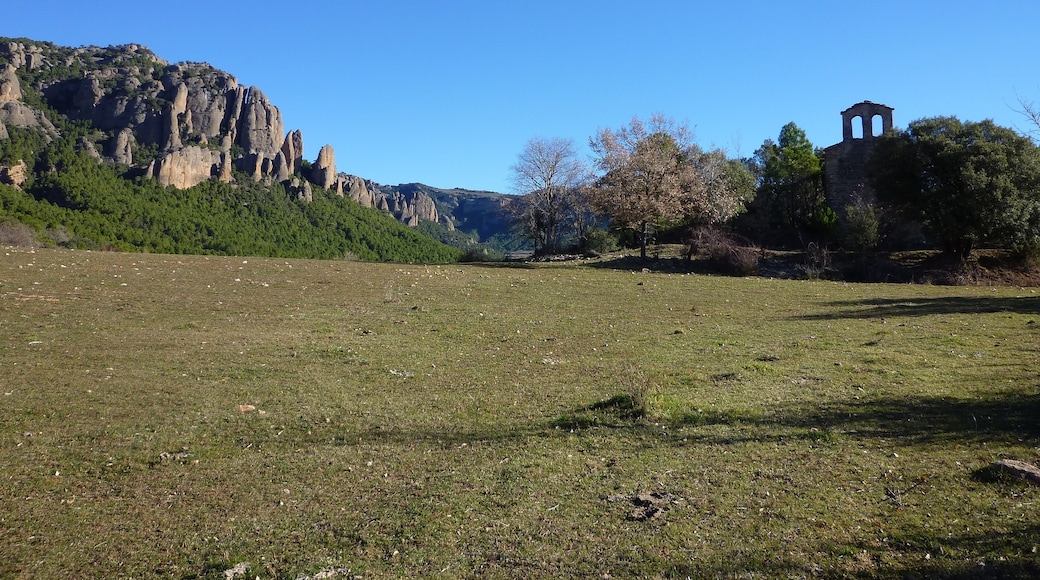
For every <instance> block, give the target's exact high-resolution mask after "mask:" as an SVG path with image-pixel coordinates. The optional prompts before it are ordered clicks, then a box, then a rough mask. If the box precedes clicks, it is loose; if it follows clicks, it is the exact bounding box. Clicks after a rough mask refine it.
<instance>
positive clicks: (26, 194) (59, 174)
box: [0, 39, 480, 262]
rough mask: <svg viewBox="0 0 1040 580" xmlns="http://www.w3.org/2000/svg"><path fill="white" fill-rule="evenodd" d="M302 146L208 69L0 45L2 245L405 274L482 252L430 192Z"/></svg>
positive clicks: (87, 50)
mask: <svg viewBox="0 0 1040 580" xmlns="http://www.w3.org/2000/svg"><path fill="white" fill-rule="evenodd" d="M302 149H303V143H302V135H300V133H299V131H294V132H288V133H286V132H285V131H284V129H283V128H282V124H281V114H280V112H279V111H278V109H277V107H275V106H274V105H273V104H271V103H269V102H268V101H267V100H266V98H265V97H264V96H263V93H262V92H261V91H260V90H259V89H258V88H256V87H241V86H239V85H238V83H237V80H235V79H234V77H232V76H231V75H229V74H227V73H225V72H223V71H219V70H216V69H214V68H212V67H211V66H209V65H207V64H204V63H179V64H172V65H171V64H169V63H167V62H165V61H163V60H162V59H160V58H159V57H157V56H156V55H154V54H153V53H152V52H151V51H149V50H148V49H146V48H144V47H140V46H136V45H128V46H120V47H107V48H97V47H84V48H67V47H60V46H55V45H53V44H51V43H46V42H37V41H32V40H28V39H0V238H2V240H0V241H6V242H7V243H21V242H36V243H44V244H56V245H61V246H68V247H75V248H109V249H119V250H136V251H149V252H171V253H215V254H236V255H239V254H240V255H263V256H284V257H290V256H292V257H310V258H344V257H347V258H355V259H362V260H381V261H402V262H416V261H421V262H447V261H455V260H457V259H458V258H459V257H460V256H461V255H462V253H463V250H464V249H469V250H471V251H479V248H480V246H477V245H476V243H475V241H474V240H473V239H472V237H470V236H468V235H465V234H462V233H458V234H455V235H453V234H454V227H453V225H454V224H453V222H452V220H451V219H450V216H443V218H442V216H440V215H439V214H438V211H437V204H436V202H435V201H434V200H433V199H431V198H430V197H429V196H427V195H426V194H425V193H424V192H420V191H400V190H396V189H394V188H388V187H382V186H378V185H377V184H374V183H371V182H368V181H366V180H364V179H361V178H357V177H355V176H350V175H347V174H344V173H340V172H337V171H336V169H335V161H334V156H333V152H332V150H331V147H329V146H325V147H323V148H322V151H321V153H320V154H319V156H318V159H316V160H315V161H314V162H313V163H312V162H308V161H305V160H304V159H303V154H302ZM424 222H431V223H428V224H427V225H426V226H424V228H423V230H424V231H427V232H430V233H433V234H436V237H437V238H438V240H443V241H446V242H448V244H445V243H442V242H441V241H438V240H435V239H434V237H431V236H430V235H425V234H424V233H422V231H421V230H420V229H419V228H418V227H417V226H419V225H420V224H422V223H424ZM409 226H411V227H409ZM449 244H454V246H453V245H449Z"/></svg>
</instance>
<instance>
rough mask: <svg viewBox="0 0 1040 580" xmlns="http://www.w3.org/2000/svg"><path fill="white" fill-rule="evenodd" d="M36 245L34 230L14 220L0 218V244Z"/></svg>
mask: <svg viewBox="0 0 1040 580" xmlns="http://www.w3.org/2000/svg"><path fill="white" fill-rule="evenodd" d="M35 245H36V232H34V231H33V229H32V228H30V227H29V226H27V225H25V224H23V223H21V222H19V221H17V220H14V219H10V218H7V219H4V220H0V246H19V247H33V246H35Z"/></svg>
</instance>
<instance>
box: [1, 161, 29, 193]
mask: <svg viewBox="0 0 1040 580" xmlns="http://www.w3.org/2000/svg"><path fill="white" fill-rule="evenodd" d="M28 175H29V166H28V165H26V164H25V162H24V161H19V162H18V163H15V164H14V165H13V166H11V167H6V166H3V165H0V183H3V184H4V185H10V186H13V187H15V188H18V189H21V187H22V184H23V183H25V180H26V179H27V178H28Z"/></svg>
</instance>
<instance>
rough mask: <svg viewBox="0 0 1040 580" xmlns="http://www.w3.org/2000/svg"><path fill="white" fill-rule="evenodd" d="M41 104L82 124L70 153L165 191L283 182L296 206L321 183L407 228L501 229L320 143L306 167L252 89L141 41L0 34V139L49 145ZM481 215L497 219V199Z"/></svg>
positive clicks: (1, 175)
mask: <svg viewBox="0 0 1040 580" xmlns="http://www.w3.org/2000/svg"><path fill="white" fill-rule="evenodd" d="M45 108H47V109H50V110H52V111H54V112H56V113H58V114H59V115H62V116H64V117H65V118H67V119H70V120H74V121H85V122H89V123H90V125H91V127H93V128H94V129H96V131H94V132H93V133H92V137H91V138H90V139H86V140H84V141H83V142H81V143H80V146H81V147H82V148H83V149H84V150H86V151H89V152H91V154H92V155H95V156H96V157H97V158H98V159H99V160H100V161H103V162H108V163H118V164H123V165H128V166H131V167H136V168H139V169H140V170H141V171H142V172H143V173H144V174H146V175H148V176H151V177H152V178H154V179H156V180H158V181H159V182H160V183H162V184H164V185H170V186H174V187H178V188H187V187H191V186H193V185H196V184H198V183H200V182H202V181H205V180H208V179H215V180H220V181H224V182H231V181H233V180H234V179H236V175H241V174H237V173H235V172H233V171H232V169H235V170H237V171H239V172H242V173H244V174H245V175H246V176H248V178H249V179H253V180H255V181H259V182H265V183H283V184H285V186H286V188H287V190H288V191H290V192H292V193H293V194H294V195H296V196H298V197H299V198H300V199H302V200H308V201H309V200H310V199H311V197H312V187H313V186H318V187H322V188H325V189H328V190H330V191H333V192H335V193H336V194H338V195H342V196H349V197H350V198H352V199H354V200H355V201H357V202H358V203H359V204H361V205H363V206H366V207H373V208H378V209H381V210H383V211H386V212H390V213H392V214H393V215H394V216H395V217H397V218H398V219H399V220H401V221H402V222H404V223H406V224H408V225H411V226H416V225H418V223H419V221H420V220H429V221H433V222H439V223H441V224H443V225H445V226H446V227H448V228H449V229H454V228H455V225H456V221H457V220H456V218H455V217H454V214H453V213H452V212H453V211H454V210H458V209H460V208H462V210H461V211H463V212H464V213H465V215H466V217H465V218H464V219H465V221H467V223H468V222H471V221H474V220H477V221H480V220H483V221H484V222H487V223H486V224H485V225H484V226H482V227H481V228H476V229H482V230H487V228H488V227H490V226H489V225H487V224H497V226H502V227H504V221H503V219H502V216H501V215H497V217H496V216H494V215H489V216H485V217H480V218H474V217H473V216H474V215H476V214H477V213H479V211H478V209H476V208H477V205H475V204H473V203H470V202H468V201H467V202H458V199H462V198H463V197H465V196H454V199H456V202H451V201H448V202H440V203H439V202H437V201H435V200H434V198H433V197H431V195H430V189H432V188H426V187H425V186H422V187H417V186H414V185H410V186H398V187H387V186H380V185H378V184H375V183H373V182H371V181H368V180H366V179H363V178H361V177H358V176H354V175H350V174H347V173H344V172H340V171H338V170H337V167H336V160H335V153H334V151H333V149H332V147H331V146H330V145H327V144H326V145H324V146H323V147H322V148H321V149H320V151H319V153H318V156H317V158H316V159H315V161H314V162H313V163H312V164H310V165H308V164H307V163H306V162H305V161H304V138H303V135H302V134H301V132H300V131H288V132H287V131H286V130H285V127H284V126H283V122H282V114H281V112H280V111H279V109H278V107H276V106H275V105H274V104H272V103H271V102H270V101H269V100H268V99H267V97H266V96H265V95H264V93H263V92H262V91H261V90H260V89H259V88H257V87H247V86H242V85H240V84H239V83H238V80H237V79H236V78H235V77H234V76H232V75H230V74H229V73H226V72H224V71H221V70H218V69H216V68H214V67H212V66H211V65H209V64H206V63H192V62H188V63H177V64H170V63H168V62H166V61H165V60H163V59H161V58H159V57H158V56H156V55H155V54H154V53H153V52H152V51H151V50H149V49H147V48H145V47H143V46H140V45H134V44H129V45H122V46H109V47H105V48H100V47H93V46H91V47H79V48H68V47H61V46H56V45H54V44H52V43H48V42H40V41H33V40H27V39H10V38H0V139H6V138H7V127H19V128H23V129H31V130H34V131H38V132H40V133H42V134H43V135H45V136H46V138H47V140H51V139H55V138H58V137H59V136H60V134H59V132H58V129H57V128H56V127H55V126H54V124H52V123H51V122H50V121H49V120H48V118H47V116H46V115H45V114H44V109H45ZM23 173H24V168H21V167H19V166H18V165H17V164H13V166H11V167H3V168H0V179H4V180H5V182H8V183H12V184H15V185H17V184H18V183H17V181H18V176H19V175H21V174H23ZM437 191H442V192H443V191H452V190H437ZM496 196H497V194H490V193H489V194H486V195H484V198H486V199H493V198H495V197H496ZM448 197H452V196H448ZM499 197H501V196H499ZM482 203H483V202H482ZM463 206H465V207H463ZM479 207H480V211H488V212H491V213H493V214H494V213H497V214H501V203H500V202H495V201H490V202H487V203H484V204H483V205H480V206H479ZM445 210H447V211H445ZM497 226H496V227H497Z"/></svg>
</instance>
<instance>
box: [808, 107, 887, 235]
mask: <svg viewBox="0 0 1040 580" xmlns="http://www.w3.org/2000/svg"><path fill="white" fill-rule="evenodd" d="M893 110H894V109H893V108H892V107H889V106H887V105H882V104H879V103H873V102H871V101H863V102H862V103H856V104H855V105H852V106H851V107H849V108H848V109H845V110H844V111H842V112H841V124H842V130H841V143H835V144H834V145H831V146H830V147H827V148H826V149H824V150H823V163H824V165H823V176H824V189H825V190H826V192H827V203H829V204H830V206H831V208H832V209H833V210H834V211H836V212H838V215H842V214H843V213H844V212H843V211H842V210H843V209H844V207H845V206H846V205H848V204H850V203H853V202H855V201H856V200H857V199H862V200H863V201H866V202H868V203H873V202H874V201H875V195H874V190H873V189H871V187H870V184H869V183H867V163H868V162H869V161H870V156H871V155H872V154H873V153H874V147H875V146H876V145H877V140H878V138H879V137H881V135H883V134H885V133H886V132H888V131H889V130H891V129H892V126H893V125H892V111H893ZM857 129H858V130H857Z"/></svg>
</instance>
